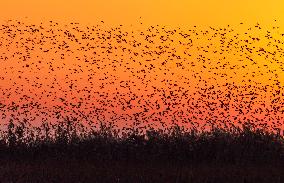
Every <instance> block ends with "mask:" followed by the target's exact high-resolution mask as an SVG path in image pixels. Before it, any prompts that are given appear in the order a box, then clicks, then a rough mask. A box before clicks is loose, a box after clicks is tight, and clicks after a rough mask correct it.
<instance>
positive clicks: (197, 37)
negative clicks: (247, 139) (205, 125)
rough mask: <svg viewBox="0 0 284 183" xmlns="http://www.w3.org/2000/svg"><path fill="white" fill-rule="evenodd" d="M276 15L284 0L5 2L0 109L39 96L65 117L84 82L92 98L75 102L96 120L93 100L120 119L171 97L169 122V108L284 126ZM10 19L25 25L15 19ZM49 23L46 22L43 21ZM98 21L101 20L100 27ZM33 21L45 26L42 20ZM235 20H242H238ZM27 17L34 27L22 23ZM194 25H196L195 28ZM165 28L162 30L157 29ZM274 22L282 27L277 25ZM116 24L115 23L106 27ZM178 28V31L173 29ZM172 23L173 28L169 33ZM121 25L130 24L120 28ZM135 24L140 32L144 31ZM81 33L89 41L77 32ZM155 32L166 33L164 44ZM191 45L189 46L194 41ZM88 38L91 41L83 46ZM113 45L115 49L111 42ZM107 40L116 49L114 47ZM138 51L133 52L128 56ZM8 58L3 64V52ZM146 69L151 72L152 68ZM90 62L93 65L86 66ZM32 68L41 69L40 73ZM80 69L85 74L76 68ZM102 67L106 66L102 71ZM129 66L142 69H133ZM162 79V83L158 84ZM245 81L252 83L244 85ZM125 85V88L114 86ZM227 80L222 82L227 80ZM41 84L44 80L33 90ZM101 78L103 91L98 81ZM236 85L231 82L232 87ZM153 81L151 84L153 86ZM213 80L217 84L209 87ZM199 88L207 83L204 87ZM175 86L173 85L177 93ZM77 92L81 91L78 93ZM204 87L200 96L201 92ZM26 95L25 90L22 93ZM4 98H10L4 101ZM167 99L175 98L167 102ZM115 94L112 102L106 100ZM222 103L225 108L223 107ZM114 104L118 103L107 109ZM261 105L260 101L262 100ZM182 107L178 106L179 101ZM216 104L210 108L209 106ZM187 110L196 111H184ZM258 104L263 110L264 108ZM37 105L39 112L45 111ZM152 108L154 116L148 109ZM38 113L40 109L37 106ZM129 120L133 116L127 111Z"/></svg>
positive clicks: (197, 116)
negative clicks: (180, 62) (180, 64)
mask: <svg viewBox="0 0 284 183" xmlns="http://www.w3.org/2000/svg"><path fill="white" fill-rule="evenodd" d="M283 12H284V1H281V0H272V1H269V3H268V2H267V1H264V0H251V1H248V0H238V1H234V2H232V1H225V0H215V1H211V0H195V1H193V0H192V1H190V0H179V1H178V0H141V1H136V0H109V1H107V0H101V1H98V0H85V1H84V0H81V1H77V0H69V1H63V0H49V1H39V0H26V1H22V0H10V1H5V2H2V3H1V7H0V17H1V18H0V20H1V21H2V22H4V24H5V25H9V26H10V28H11V30H12V31H9V30H7V29H10V28H7V27H5V26H2V29H1V35H0V39H1V41H2V42H1V44H3V45H5V47H4V46H1V47H0V53H1V55H0V56H1V59H2V60H0V61H1V66H2V67H3V68H4V69H1V70H0V76H1V78H0V79H1V80H2V81H1V83H0V89H1V91H2V92H3V93H2V97H1V98H0V99H1V101H0V111H1V110H4V108H1V106H2V105H4V104H5V105H6V106H7V109H8V110H10V109H13V105H17V104H16V103H15V104H14V103H13V102H17V101H18V102H19V103H21V104H20V106H21V105H24V107H23V109H24V110H25V104H24V102H32V104H34V103H33V102H39V103H43V104H42V105H43V106H45V107H47V108H49V109H50V110H49V111H52V112H54V110H58V108H57V107H58V106H59V107H60V105H61V107H66V106H67V108H68V110H67V111H68V112H69V113H70V111H71V114H72V113H73V111H72V110H73V109H72V107H70V106H72V105H73V103H78V102H79V101H80V98H83V97H86V96H88V95H89V94H88V92H87V91H83V90H84V88H87V89H90V88H91V89H90V91H91V94H92V96H90V97H89V98H88V100H85V101H84V102H85V103H84V105H83V104H82V106H84V107H85V108H87V109H86V110H85V113H88V112H93V114H92V115H93V117H96V115H97V114H96V113H95V112H94V108H95V107H97V108H99V107H101V108H103V109H104V111H105V115H108V117H110V118H111V115H112V114H114V113H116V114H115V115H114V116H119V115H120V114H121V113H124V116H123V117H125V116H127V115H128V117H129V116H130V115H133V114H135V113H137V112H139V111H141V110H142V111H143V110H145V105H148V107H149V106H151V105H153V106H155V105H156V104H161V107H159V110H160V112H161V111H167V107H168V106H169V104H170V103H175V99H178V100H180V101H179V102H180V103H179V104H178V105H176V106H177V107H173V106H175V104H174V105H171V107H173V109H171V113H170V114H168V115H165V116H166V117H165V118H166V119H167V120H171V119H173V115H175V114H179V118H180V119H181V120H182V119H183V118H184V116H185V117H187V118H188V119H189V118H190V119H192V120H196V121H197V122H200V121H201V119H205V120H208V119H212V116H215V117H216V118H215V120H218V119H220V120H223V119H241V118H243V117H246V119H248V118H251V119H257V120H259V119H260V118H262V119H263V118H265V119H266V120H268V121H269V120H270V121H271V120H275V121H276V119H277V123H278V125H279V124H280V125H282V126H284V125H283V124H281V123H283V119H284V115H283V112H284V109H282V108H283V107H282V108H281V105H282V104H283V102H282V101H283V100H281V99H283V97H284V95H283V91H284V90H283V88H281V89H280V90H281V92H278V91H277V92H276V90H278V89H279V88H278V87H279V86H277V85H279V83H280V86H283V85H284V72H283V62H282V60H283V57H284V51H283V50H284V46H283V41H282V40H283V35H284V34H283V33H284V29H283V28H284V13H283ZM9 19H11V20H15V21H14V22H13V21H12V22H11V23H9V22H7V20H9ZM16 20H19V21H21V22H23V23H18V22H17V21H16ZM50 20H52V21H53V22H52V23H50V22H49V21H50ZM275 20H276V21H275ZM101 21H104V23H103V24H102V23H101ZM40 22H45V23H44V24H43V25H42V24H40ZM54 22H58V23H59V25H54ZM70 22H78V23H79V24H80V25H78V24H72V25H70V24H68V26H67V25H64V24H65V23H66V24H67V23H70ZM241 22H243V23H244V25H243V24H240V23H241ZM141 23H142V25H141ZM258 23H259V24H260V25H258ZM32 24H35V26H29V25H32ZM97 24H99V26H96V27H95V28H94V27H93V29H94V30H93V31H90V30H91V29H89V28H90V27H87V26H89V25H97ZM86 25H87V26H86ZM119 25H123V26H122V27H120V26H119ZM150 25H160V27H153V28H151V29H148V28H149V26H150ZM195 25H197V28H193V27H194V26H195ZM227 25H230V26H227ZM42 26H43V27H42ZM162 26H166V28H165V29H162ZM209 26H212V27H213V29H211V28H210V27H209ZM278 26H279V27H280V28H275V27H278ZM27 27H28V29H27ZM31 27H33V28H35V27H37V29H38V30H39V31H38V32H34V33H31V30H32V28H31ZM114 27H116V28H117V27H119V28H117V29H116V30H112V28H114ZM177 27H181V29H176V28H177ZM224 27H225V29H224ZM260 27H261V28H260ZM137 28H138V29H137ZM183 28H185V29H183ZM188 28H190V29H191V30H188ZM222 28H223V29H222ZM147 29H148V30H147ZM51 30H54V32H51ZM173 30H175V31H176V30H177V32H176V33H174V32H171V31H173ZM21 31H22V32H21ZM125 31H126V32H127V31H128V32H127V34H126V32H125ZM132 31H133V32H132ZM141 31H143V32H144V33H145V34H141ZM206 31H207V32H206ZM267 31H269V32H267ZM11 32H12V33H14V32H15V34H16V35H13V34H12V37H13V38H11V37H10V36H11V35H10V34H11ZM84 33H86V34H85V35H84ZM128 33H129V34H128ZM185 33H189V34H190V37H187V36H185V37H184V36H182V35H183V34H185ZM69 34H70V35H74V36H75V37H77V38H78V39H79V43H80V44H79V43H76V41H74V40H73V38H71V39H70V37H69ZM281 34H283V35H282V36H281ZM86 35H88V36H87V37H89V38H94V39H93V40H96V41H92V40H91V39H88V40H85V39H82V37H84V36H86ZM107 35H110V37H111V38H110V39H109V40H108V41H106V40H104V38H106V37H107ZM1 36H2V37H1ZM53 36H55V37H53ZM146 36H149V37H146ZM71 37H72V36H71ZM117 37H120V38H119V39H125V42H124V41H122V42H121V40H120V41H118V38H117ZM145 37H146V39H145ZM162 37H163V38H162ZM53 38H54V39H53ZM161 38H162V39H165V38H167V39H166V40H165V41H161V40H162V39H161ZM256 38H260V40H257V39H256ZM192 42H193V45H191V43H192ZM81 43H82V44H81ZM135 44H140V45H142V46H141V47H137V46H134V45H135ZM55 45H56V46H55ZM62 45H64V46H66V45H68V46H69V49H71V50H72V53H71V51H66V49H65V48H64V47H63V46H62ZM82 45H85V48H88V50H85V48H83V49H82V47H81V46H82ZM91 45H92V46H94V48H91V49H89V48H90V46H91ZM110 45H111V47H112V48H109V46H110ZM145 46H146V47H147V49H145ZM52 47H53V50H51V51H50V52H48V53H46V52H44V50H47V49H50V48H52ZM114 47H117V49H115V50H114V49H113V48H114ZM161 47H163V48H161ZM27 48H28V49H27ZM123 48H125V49H126V50H127V51H125V50H124V49H123ZM106 49H110V50H111V52H112V53H108V52H106ZM148 50H150V52H152V53H153V52H155V51H156V53H157V52H159V51H161V50H163V53H162V54H153V55H151V53H150V54H148V53H149V52H148V53H147V51H148ZM251 50H252V51H251ZM259 50H262V51H259ZM73 51H74V52H73ZM94 51H95V52H96V53H95V54H94ZM108 51H109V50H108ZM62 53H64V54H65V56H64V59H61V57H62V55H61V54H62ZM173 53H174V54H175V56H180V58H181V59H182V60H183V63H182V64H183V65H184V69H181V68H182V67H181V66H179V63H178V62H179V60H178V59H176V57H175V56H173ZM135 54H137V55H139V56H134V55H135ZM2 56H3V57H2ZM23 56H25V57H26V58H28V63H27V62H26V61H23ZM5 57H6V58H8V60H9V62H7V61H5V60H4V59H3V58H5ZM94 59H100V60H97V61H95V62H94V63H95V65H91V64H90V62H88V63H87V62H86V63H85V62H83V60H89V61H92V60H94ZM52 60H53V61H52ZM146 60H151V62H148V61H146ZM165 60H167V61H168V62H167V63H166V64H164V63H163V61H165ZM39 61H41V62H39ZM254 62H256V63H257V64H254ZM151 64H152V66H151ZM27 65H28V66H27ZM106 65H107V66H106ZM153 66H154V69H149V68H151V67H153ZM90 67H91V68H92V69H93V70H92V71H90V70H89V68H90ZM114 67H117V70H115V71H113V68H114ZM39 68H41V69H40V70H37V69H39ZM102 68H103V69H102ZM127 68H129V69H127ZM80 69H82V72H80V71H79V70H80ZM143 69H145V70H146V71H147V74H145V76H144V78H142V79H141V78H139V77H140V76H143V73H141V70H143ZM51 70H53V71H52V72H51ZM75 70H76V71H75ZM107 71H109V73H106V72H107ZM133 72H136V73H137V72H139V73H140V74H137V75H134V74H133ZM19 73H21V75H22V77H21V78H19V77H18V75H19ZM92 73H95V76H94V77H92V79H90V77H89V76H87V74H92ZM66 75H68V77H66ZM105 77H108V80H107V81H109V83H107V84H105V85H103V84H104V82H106V81H105V80H104V78H105ZM45 78H46V79H45ZM80 78H81V79H80ZM98 78H99V79H98ZM168 79H169V81H166V82H165V80H168ZM75 80H77V81H75ZM90 81H92V83H90ZM251 81H252V82H254V83H258V84H255V85H252V86H247V85H249V84H250V82H251ZM278 81H279V83H278ZM111 82H115V84H113V83H111ZM125 82H126V83H127V84H126V86H124V85H123V84H121V83H125ZM225 83H229V85H226V87H224V86H223V85H224V84H225ZM21 84H23V86H21ZM40 84H42V87H41V86H40V87H39V85H40ZM71 85H72V87H73V85H74V87H73V89H70V86H71ZM102 85H103V87H104V89H102V88H101V86H102ZM122 85H123V86H122ZM236 85H238V88H236V87H235V86H236ZM51 86H53V87H54V88H51ZM153 86H154V88H156V89H153ZM197 86H198V87H199V88H198V87H197ZM212 86H216V88H213V89H212V88H211V87H212ZM217 86H218V87H217ZM38 87H39V88H40V89H39V88H38ZM72 87H71V88H72ZM92 87H94V88H92ZM179 87H184V88H183V89H180V88H179ZM202 87H207V89H208V88H211V89H208V90H207V89H206V90H203V89H201V88H202ZM248 87H249V88H248ZM254 87H255V88H254ZM262 87H263V88H262ZM267 87H268V88H267ZM11 88H12V89H11ZM117 88H119V89H118V92H120V94H119V96H118V97H117V96H116V95H117V93H116V92H117V91H116V90H117ZM126 88H128V89H126ZM130 88H131V92H133V93H127V92H130V91H129V90H130ZM167 88H168V89H167ZM178 88H179V89H178ZM140 89H141V91H140ZM144 89H145V90H144ZM173 89H175V91H174V92H173V91H172V90H173ZM186 90H189V91H190V92H191V93H190V94H191V95H192V96H193V98H192V99H190V100H191V102H189V99H188V98H187V97H186V95H185V93H186V92H187V91H186ZM212 90H214V91H212ZM78 91H80V92H81V93H80V94H78ZM98 91H99V92H101V93H104V95H105V94H106V95H107V96H104V95H102V97H105V98H104V99H102V97H101V94H99V93H98ZM9 92H10V94H11V95H10V94H9ZM17 92H19V93H17ZM206 92H207V96H206V97H207V98H206V97H205V96H204V93H206ZM252 92H255V93H256V94H255V93H254V94H252ZM212 93H214V94H212ZM275 93H278V95H280V94H279V93H281V94H282V96H281V97H282V98H280V100H279V98H278V97H277V95H275ZM26 95H29V96H31V97H30V98H28V99H27V98H25V97H26ZM147 95H151V97H152V98H151V99H150V98H149V96H148V97H145V96H147ZM228 95H230V96H231V97H232V98H230V99H228V97H226V96H228ZM252 95H254V96H253V97H252V98H253V99H251V96H252ZM7 96H10V99H8V98H9V97H7ZM170 96H171V97H173V98H171V99H169V98H170ZM60 97H62V98H65V99H66V100H68V103H69V104H68V103H66V105H65V103H64V102H62V101H60V100H59V99H58V98H60ZM115 97H116V99H113V98H115ZM133 97H134V98H135V97H138V98H139V99H141V100H142V101H143V102H142V103H138V101H140V100H138V98H136V99H135V100H134V101H133V100H132V99H131V98H133ZM219 97H221V98H219ZM255 97H256V98H257V99H255ZM147 99H148V100H147ZM21 100H24V101H21ZM127 100H128V101H127ZM222 100H223V101H222ZM92 101H96V102H94V103H92ZM106 101H107V102H106ZM121 101H124V102H121ZM125 101H127V102H125ZM155 101H156V103H155ZM105 102H106V103H105ZM129 102H130V103H131V102H132V104H133V106H134V107H133V109H130V108H128V109H127V110H125V111H123V110H122V109H125V106H126V108H127V106H128V105H126V103H129ZM149 102H150V104H148V103H149ZM212 102H213V103H212ZM224 102H225V103H226V102H227V104H228V105H229V106H231V107H230V109H229V112H228V111H227V107H226V105H227V104H226V105H224ZM281 102H282V103H281ZM71 103H72V104H71ZM189 103H190V104H189ZM67 104H68V105H67ZM112 104H115V107H112V108H111V107H110V106H112ZM262 104H265V105H264V106H261V105H262ZM181 105H183V106H185V107H183V108H182V107H180V106H181ZM198 105H199V106H198ZM213 105H214V106H215V108H214V109H215V112H212V106H213ZM220 106H222V107H220ZM224 106H225V107H224ZM241 106H247V108H246V114H245V115H243V116H241V115H240V114H241V113H240V114H239V111H240V109H242V108H243V107H241ZM190 107H192V108H193V107H195V109H194V110H192V111H190V112H188V109H189V108H190ZM149 108H151V110H150V111H148V112H146V113H147V114H146V116H147V115H148V117H149V116H150V117H149V119H150V118H151V120H154V117H153V116H155V115H156V116H158V114H157V113H158V112H159V111H158V110H155V109H154V108H153V107H152V106H151V107H149ZM220 108H222V109H220ZM249 108H250V110H249ZM264 108H266V109H268V110H266V111H264V112H263V111H262V110H264ZM201 109H202V111H201ZM34 110H37V109H34ZM40 110H43V111H44V110H45V108H44V107H43V108H41V109H40ZM182 110H183V111H182ZM222 110H223V111H222ZM242 110H243V109H242ZM30 111H31V113H32V114H31V115H34V113H36V111H35V112H34V113H33V111H32V110H30ZM110 111H111V112H110ZM184 111H187V112H188V113H186V112H184ZM216 111H217V112H216ZM259 111H261V112H259ZM16 112H17V111H16ZM41 112H42V111H41ZM107 112H108V113H107ZM153 112H154V113H155V112H156V114H155V115H153V114H152V113H153ZM226 112H227V113H226ZM225 113H226V114H225ZM272 113H273V114H272ZM42 114H44V115H45V113H44V112H42V113H41V115H42ZM265 114H269V115H271V116H269V115H265ZM15 115H17V114H16V113H15ZM66 115H70V114H66ZM218 115H219V116H218ZM2 116H3V114H2ZM148 117H147V118H148ZM270 117H271V118H270ZM141 118H142V117H141ZM143 118H146V117H145V116H144V117H143ZM121 119H122V120H125V119H124V118H121ZM131 120H132V121H133V116H132V118H131ZM198 120H199V121H198Z"/></svg>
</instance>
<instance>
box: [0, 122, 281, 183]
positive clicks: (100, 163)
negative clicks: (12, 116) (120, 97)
mask: <svg viewBox="0 0 284 183" xmlns="http://www.w3.org/2000/svg"><path fill="white" fill-rule="evenodd" d="M0 134H1V137H0V161H1V162H2V164H1V166H2V167H5V166H9V167H13V166H12V165H11V162H13V163H16V164H18V165H22V164H21V163H25V164H26V165H29V164H33V163H35V162H37V163H38V166H39V165H40V164H42V163H43V164H44V165H42V166H40V167H41V168H42V169H43V170H42V171H48V170H46V169H45V168H43V167H49V168H50V167H56V166H57V165H56V164H60V163H59V162H61V163H62V162H65V163H66V162H69V163H67V164H64V163H63V164H64V166H65V167H70V166H71V165H70V163H71V162H73V163H75V164H76V165H72V166H79V165H80V164H81V163H82V164H84V162H85V167H84V168H82V167H81V170H76V171H79V172H80V171H82V170H85V171H86V172H88V171H91V172H92V171H93V173H94V171H96V172H98V171H99V170H98V169H95V170H94V169H92V167H93V166H97V167H99V169H104V170H105V172H104V173H101V174H98V175H93V176H94V177H89V179H88V178H86V182H119V181H118V180H116V179H117V178H120V179H123V180H124V181H128V179H127V177H125V176H126V175H127V176H130V177H131V176H132V178H133V181H137V180H139V181H140V182H145V181H146V182H151V181H152V180H154V179H153V178H150V177H151V176H154V174H155V177H156V176H158V175H160V176H162V175H164V174H165V172H167V174H169V172H171V173H172V174H173V175H172V177H171V178H169V177H168V178H167V180H171V181H170V182H183V181H182V180H187V181H185V182H190V180H191V179H192V182H202V180H203V178H205V177H206V175H207V174H208V172H207V174H206V173H205V174H203V175H201V174H199V173H198V172H202V171H205V170H207V169H210V167H215V169H214V168H213V169H214V170H211V171H213V172H214V171H217V170H218V167H219V168H220V167H227V168H224V170H222V171H228V170H229V169H230V168H228V166H229V167H231V168H232V167H234V168H236V170H234V171H233V170H232V172H235V173H236V172H238V171H241V170H245V169H246V168H247V167H267V166H269V167H273V168H275V170H277V171H278V170H279V171H281V170H284V166H283V165H284V150H283V142H284V141H283V136H281V135H280V133H272V132H270V131H267V130H263V129H259V128H254V127H253V126H251V125H249V124H246V125H243V127H242V128H231V129H221V128H214V127H212V129H210V130H207V131H197V130H196V129H185V128H183V127H182V126H179V125H173V126H170V127H168V128H164V129H154V128H149V129H146V130H145V131H143V130H139V128H135V127H134V126H133V127H130V128H124V129H122V130H119V129H117V128H115V125H114V124H104V123H100V124H99V125H98V126H96V127H92V128H90V127H89V128H87V127H86V126H84V125H82V124H81V123H80V122H79V121H77V120H76V119H75V118H73V119H70V118H67V119H66V120H65V121H64V122H59V123H57V124H51V123H48V122H43V123H42V124H41V126H38V127H35V126H32V125H31V124H29V122H28V121H27V120H23V121H21V122H17V123H16V122H13V121H12V120H11V121H10V122H9V123H8V124H7V125H6V128H2V131H1V132H0ZM51 162H52V163H51ZM86 163H87V164H88V165H87V164H86ZM72 166H71V167H72ZM141 166H142V168H141ZM114 167H117V169H116V170H115V171H114V170H113V171H114V172H116V173H117V174H116V175H115V176H114V177H113V178H110V179H109V180H108V178H105V179H103V178H102V177H100V175H104V176H105V175H106V172H107V171H110V173H113V172H111V169H112V168H114ZM118 167H122V169H124V170H126V172H124V171H122V170H120V169H119V168H118ZM138 167H140V168H141V169H140V170H139V168H138ZM145 167H147V168H145ZM154 167H159V168H161V169H162V170H161V171H160V173H157V172H156V173H153V174H151V170H152V171H153V172H155V171H157V169H155V171H154ZM197 167H203V168H199V169H198V168H197ZM6 168H7V167H6ZM93 168H94V167H93ZM211 169H212V168H211ZM118 170H119V171H118ZM197 170H198V171H197ZM18 171H19V172H21V171H20V170H18ZM49 171H50V170H49ZM70 171H71V172H72V171H73V173H74V172H76V171H75V170H70ZM129 171H132V172H129ZM145 171H149V172H150V173H149V172H148V173H146V172H145ZM248 171H252V170H248ZM255 171H258V172H261V171H260V170H254V171H252V172H251V173H253V172H255ZM86 172H85V173H86ZM158 172H159V171H158ZM232 172H231V173H232ZM10 173H11V172H10ZM65 173H66V172H65ZM69 173H70V172H69ZM69 173H66V175H65V174H64V173H63V174H64V175H65V176H66V177H68V174H69ZM215 173H216V172H215ZM219 173H220V172H219ZM244 173H245V172H243V173H239V176H240V177H239V178H241V177H246V176H244V175H243V174H244ZM246 173H247V172H246ZM278 173H279V172H278ZM83 174H84V173H83ZM89 174H90V175H91V174H92V173H90V172H89ZM89 174H88V175H89ZM146 174H147V176H146ZM211 174H212V173H211ZM229 174H230V173H228V172H227V173H226V174H220V175H221V176H224V177H226V176H228V175H229ZM249 174H250V173H249ZM52 175H53V176H54V174H52ZM138 175H141V177H139V176H138ZM233 175H234V176H235V174H234V173H233V174H232V176H233ZM252 175H253V174H252ZM262 175H263V174H262ZM271 175H272V174H271ZM277 175H278V174H277ZM41 176H43V177H45V176H44V175H43V174H41ZM70 176H71V174H70ZM72 176H75V177H76V175H73V174H72ZM149 176H150V177H149ZM203 176H205V177H203ZM212 176H213V177H214V176H217V174H214V175H213V174H212ZM0 177H1V173H0ZM31 177H33V176H31ZM66 177H65V179H66ZM78 177H80V175H77V178H78ZM185 177H186V178H185ZM219 177H220V176H219ZM272 177H273V178H275V179H269V178H267V180H276V181H279V180H280V177H281V174H279V175H278V177H277V176H272ZM45 178H47V177H45ZM207 178H208V177H207ZM227 178H228V177H227ZM270 178H271V177H270ZM63 179H64V178H63ZM65 179H64V180H62V182H64V181H67V180H65ZM95 179H96V180H100V181H95ZM25 180H30V179H25ZM34 180H35V179H34ZM47 180H51V179H48V178H47ZM68 180H69V179H68ZM74 180H75V179H74ZM76 180H77V179H76ZM78 180H79V179H78ZM129 180H130V179H129ZM155 180H156V181H159V179H158V178H157V177H156V179H155ZM161 180H163V179H162V178H161ZM165 180H166V179H165ZM208 180H209V178H208ZM225 180H227V181H229V180H231V179H225V178H224V179H222V178H221V179H218V181H219V182H222V181H225ZM232 180H233V179H232ZM261 180H262V179H261ZM261 180H259V182H261ZM263 180H264V179H263ZM265 180H266V179H265ZM69 181H71V180H69ZM81 181H82V180H81ZM124 181H123V182H124ZM216 181H217V179H216ZM20 182H21V181H20ZM59 182H60V181H59ZM71 182H72V181H71ZM82 182H84V181H82ZM162 182H164V181H162ZM204 182H206V181H205V179H204ZM209 182H210V181H209ZM213 182H214V181H213ZM240 182H243V181H240ZM264 182H265V181H264Z"/></svg>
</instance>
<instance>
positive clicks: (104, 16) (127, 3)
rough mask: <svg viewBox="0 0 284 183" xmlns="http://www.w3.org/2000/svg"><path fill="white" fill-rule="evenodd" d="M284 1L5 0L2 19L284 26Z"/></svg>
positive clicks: (180, 24) (0, 14)
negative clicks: (140, 20) (274, 24)
mask: <svg viewBox="0 0 284 183" xmlns="http://www.w3.org/2000/svg"><path fill="white" fill-rule="evenodd" d="M283 12H284V1H282V0H271V1H269V2H268V1H266V0H238V1H227V0H214V1H213V0H139V1H138V0H81V1H77V0H68V1H65V0H41V1H39V0H26V1H22V0H9V1H3V2H1V7H0V16H1V18H2V19H9V18H17V19H21V18H23V17H28V18H29V19H30V20H40V21H42V20H49V19H53V20H55V21H69V22H70V21H78V22H80V23H94V22H96V21H101V20H104V21H105V22H106V23H109V24H124V25H127V24H135V23H137V21H138V20H139V17H142V21H143V23H145V24H164V25H171V26H173V25H174V26H185V25H192V24H197V25H218V26H219V25H224V24H225V25H226V24H235V23H239V22H244V23H249V24H251V23H256V22H260V23H262V24H271V23H272V21H273V20H274V19H277V20H278V21H279V22H280V24H281V25H284V22H283V19H284V14H283Z"/></svg>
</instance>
